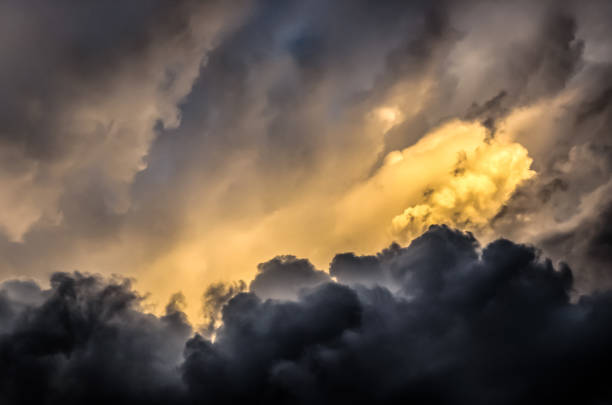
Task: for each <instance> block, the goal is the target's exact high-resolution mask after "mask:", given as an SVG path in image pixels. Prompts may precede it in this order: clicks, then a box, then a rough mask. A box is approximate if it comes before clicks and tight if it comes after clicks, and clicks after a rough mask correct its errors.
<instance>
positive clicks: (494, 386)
mask: <svg viewBox="0 0 612 405" xmlns="http://www.w3.org/2000/svg"><path fill="white" fill-rule="evenodd" d="M272 267H274V268H272ZM261 269H263V270H261V271H262V272H263V274H267V282H268V283H272V284H274V283H277V284H276V285H283V286H286V287H288V288H289V289H292V290H294V291H296V290H298V289H299V290H300V292H299V294H298V295H297V296H294V297H293V298H292V299H289V300H278V299H263V298H262V297H259V296H258V295H257V293H256V292H254V291H253V288H251V291H249V292H239V293H238V294H236V295H234V296H233V297H232V298H231V299H229V301H227V302H226V303H225V305H223V307H222V318H223V325H222V326H221V327H220V328H218V329H217V330H216V338H215V340H214V342H212V341H210V340H208V339H206V338H204V337H202V335H200V334H197V333H196V334H195V335H193V334H192V328H191V327H190V325H189V324H188V323H187V321H186V318H185V315H184V314H183V313H182V312H181V311H180V310H179V309H178V305H176V303H172V302H171V304H169V305H168V306H167V310H166V313H165V314H164V315H161V316H155V315H151V314H146V313H144V312H142V307H141V303H142V297H141V296H140V295H139V294H138V293H136V292H135V291H134V290H133V289H132V287H131V285H130V283H129V282H128V281H126V280H123V279H111V280H109V279H103V278H100V277H98V276H90V275H84V274H80V273H71V274H68V273H56V274H55V275H53V276H52V278H51V285H50V288H49V289H41V288H40V287H39V286H38V285H36V284H34V283H31V282H24V281H11V282H5V283H4V284H2V287H1V289H0V317H1V318H0V320H1V323H0V325H2V328H3V329H2V332H1V334H0V358H1V359H2V362H0V376H1V377H2V378H1V379H0V381H2V382H1V383H0V399H2V401H3V403H11V404H20V403H32V402H36V403H41V404H45V403H65V404H71V403H83V402H87V403H108V402H109V401H112V402H114V403H117V404H123V403H177V404H181V403H194V402H200V401H204V402H210V403H235V402H236V401H256V402H266V403H305V404H309V403H347V404H348V403H355V402H356V401H357V402H359V401H372V402H383V403H406V402H414V401H416V402H419V403H457V404H463V403H465V404H474V403H500V404H518V403H526V402H547V403H575V402H580V403H584V404H596V403H604V402H605V401H609V400H610V399H611V398H612V392H611V391H610V387H609V384H608V381H609V379H610V377H611V372H612V370H610V366H609V364H610V361H611V360H612V358H611V357H610V356H611V351H610V344H609V342H610V339H611V338H612V328H611V327H610V325H611V324H612V323H611V321H612V312H611V311H610V308H612V295H611V293H610V292H605V293H603V292H602V293H596V294H592V295H588V296H583V297H581V298H580V299H579V300H578V301H577V302H572V301H571V300H570V292H571V289H572V282H573V278H572V272H571V270H570V269H569V268H568V267H567V266H566V265H560V266H558V267H556V268H555V267H554V266H553V265H552V263H551V261H550V260H548V259H545V258H543V257H542V256H540V254H539V252H538V251H537V250H536V249H534V248H533V247H530V246H526V245H520V244H515V243H513V242H511V241H508V240H504V239H500V240H497V241H494V242H492V243H491V244H489V245H487V246H483V247H481V246H480V245H479V243H478V242H477V240H476V239H475V238H474V237H473V236H472V235H471V234H469V233H464V232H461V231H458V230H453V229H450V228H447V227H445V226H435V227H432V228H430V229H429V230H428V231H427V232H426V233H425V234H423V235H422V236H421V237H419V238H417V239H415V240H414V241H413V242H412V243H411V244H410V245H409V246H407V247H400V246H398V245H393V246H391V247H389V248H388V249H386V250H384V251H382V252H380V253H378V254H376V255H373V256H356V255H354V254H341V255H337V256H336V257H335V258H334V260H333V262H332V265H331V268H330V272H331V274H332V275H334V276H335V277H336V278H337V282H333V281H327V282H324V283H322V284H318V285H313V283H312V279H311V278H308V277H295V274H296V272H299V273H300V274H306V273H309V274H310V275H311V277H312V276H315V275H318V273H317V271H316V270H314V269H313V268H312V266H311V265H310V266H309V264H308V262H307V261H306V260H303V259H300V260H298V259H295V258H288V257H280V258H276V259H273V260H272V261H270V262H268V263H265V264H263V265H262V266H261ZM297 269H299V270H297ZM260 274H261V273H260ZM255 286H257V284H256V285H255Z"/></svg>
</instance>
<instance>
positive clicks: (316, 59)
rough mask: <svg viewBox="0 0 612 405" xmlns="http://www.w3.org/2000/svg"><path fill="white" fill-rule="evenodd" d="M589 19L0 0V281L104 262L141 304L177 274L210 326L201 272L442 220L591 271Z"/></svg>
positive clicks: (600, 136)
mask: <svg viewBox="0 0 612 405" xmlns="http://www.w3.org/2000/svg"><path fill="white" fill-rule="evenodd" d="M611 18H612V9H611V7H610V5H609V4H608V2H606V1H599V0H594V1H591V2H589V5H588V6H584V4H583V2H579V1H564V2H563V4H559V3H558V2H553V1H541V2H533V1H523V0H520V1H515V2H499V1H497V2H480V1H471V0H469V1H462V2H455V1H441V2H440V1H438V2H425V1H420V0H415V1H387V2H384V4H381V3H380V2H368V1H336V2H329V1H324V0H314V1H310V2H306V3H305V2H302V1H295V0H289V1H284V2H283V4H282V5H279V4H277V2H273V1H268V0H252V1H251V0H245V1H241V2H238V3H235V2H232V3H228V2H224V1H207V2H200V1H191V0H181V1H174V2H171V3H170V4H169V3H167V2H160V1H152V2H151V1H131V2H129V4H127V3H126V4H123V3H122V4H120V5H115V4H114V5H107V4H96V5H93V6H92V5H89V4H81V3H79V4H78V5H74V4H71V3H70V2H65V1H60V2H59V3H58V4H54V5H53V6H50V5H49V4H47V2H44V1H35V2H34V3H33V4H31V5H28V6H25V5H24V3H23V2H19V1H7V2H4V3H3V4H2V5H1V6H0V20H1V21H0V27H1V28H0V34H2V35H0V58H1V59H2V64H1V66H0V85H1V87H2V89H3V91H2V94H0V102H1V103H0V104H1V105H2V106H3V108H2V111H0V190H1V192H0V277H1V278H2V279H7V278H12V277H14V276H21V277H32V278H35V279H37V280H38V281H39V282H40V283H41V285H42V286H43V287H45V288H46V284H45V283H46V280H47V279H48V276H49V275H50V274H52V273H53V272H55V271H71V270H73V269H77V270H80V271H84V272H88V271H89V272H98V273H101V274H106V275H109V274H113V273H119V274H123V275H125V276H127V277H134V278H135V279H137V280H138V288H139V289H141V290H143V291H148V292H150V293H151V294H150V295H148V296H147V297H148V298H147V302H146V305H147V308H149V309H150V310H151V311H153V312H155V313H157V314H163V313H164V311H165V306H166V302H167V301H168V299H169V298H170V297H171V296H172V295H173V294H175V293H176V292H177V291H179V290H180V291H182V293H183V295H184V298H185V299H184V304H185V305H184V307H183V306H181V305H182V304H180V302H181V300H176V301H175V304H176V306H178V307H179V308H183V309H184V311H185V312H186V313H188V315H189V318H190V319H192V320H194V322H195V323H197V324H198V326H199V324H200V323H206V322H208V324H210V321H211V319H212V324H213V325H214V324H217V323H218V322H219V319H217V318H216V317H217V315H215V314H218V306H217V307H215V305H212V304H213V303H215V302H217V303H223V302H225V301H226V300H227V299H229V298H230V297H232V296H233V294H234V293H235V292H236V291H239V290H240V288H239V286H233V287H235V288H233V289H232V288H230V289H229V290H228V291H217V292H216V293H218V295H215V292H214V291H211V294H212V295H211V296H210V298H211V302H210V303H211V305H210V306H209V307H208V308H210V311H208V310H207V311H208V312H205V314H203V313H202V302H201V294H202V286H205V285H209V284H210V283H222V284H217V285H221V286H226V287H227V286H228V284H227V282H230V283H231V282H232V281H233V280H236V279H244V280H245V284H244V285H245V286H246V285H249V283H250V282H251V281H253V279H254V278H255V277H259V278H260V279H265V278H266V277H267V276H264V273H266V274H268V273H267V272H264V273H262V272H259V273H258V272H256V271H254V270H255V269H256V265H257V263H262V262H265V261H266V260H269V259H270V258H271V257H276V256H279V255H280V256H288V255H293V256H295V257H297V258H308V259H309V261H310V263H312V266H313V269H315V270H314V271H317V270H316V269H325V268H326V267H327V265H328V263H329V262H330V261H331V260H332V259H333V257H334V254H335V253H336V252H346V251H354V252H356V254H358V255H370V256H371V257H375V254H376V252H378V251H380V250H381V249H383V248H384V247H385V246H389V245H390V244H391V243H392V242H393V241H394V240H397V241H399V242H401V243H408V242H409V241H410V240H411V239H412V238H414V237H416V236H418V235H419V234H420V233H421V232H423V231H424V230H425V229H427V227H428V226H429V225H431V224H434V223H445V224H449V225H452V226H456V227H460V228H462V229H464V230H465V229H469V230H471V231H473V232H474V234H475V235H477V236H478V237H479V238H480V239H481V240H486V241H490V240H493V239H496V238H498V237H500V236H504V237H508V238H510V239H512V240H516V241H517V242H521V243H522V242H524V243H534V244H536V245H537V246H540V247H542V248H543V249H544V250H545V252H546V254H547V255H550V256H551V257H552V258H553V260H554V261H559V260H566V261H568V262H569V263H570V264H571V265H572V268H573V269H574V270H575V277H576V284H575V287H576V290H577V291H580V292H589V291H591V290H592V289H594V288H598V287H599V286H602V285H612V277H611V276H610V272H609V271H608V270H607V269H608V268H609V257H608V256H607V255H606V254H605V252H606V251H607V250H609V248H610V243H609V238H607V237H606V228H607V225H606V224H607V223H608V222H609V221H608V216H609V215H608V214H609V211H610V199H609V198H608V197H607V195H608V194H609V193H608V191H609V187H610V186H609V178H610V170H611V169H610V168H611V167H612V166H611V165H610V162H611V161H612V160H611V159H610V156H609V155H610V153H609V152H610V150H611V149H610V147H611V146H612V144H611V142H610V128H611V127H612V126H611V122H612V121H611V120H610V101H611V97H610V88H611V87H612V81H611V80H610V78H611V77H612V75H611V72H612V70H611V69H610V66H611V65H610V64H611V63H612V45H611V44H610V38H611V37H612V32H611V30H610V24H609V21H610V19H611ZM534 173H537V174H535V175H534ZM237 252H239V253H237ZM338 269H340V267H338ZM338 271H339V272H342V271H344V270H338ZM364 272H367V271H365V270H364ZM270 274H271V273H270ZM309 274H310V273H309ZM315 274H319V273H315ZM315 278H316V277H315ZM323 278H324V277H323ZM354 278H355V280H357V279H361V278H363V277H362V276H359V277H357V276H355V277H354ZM223 283H225V284H223ZM264 284H265V285H268V284H267V283H264ZM230 285H231V284H230ZM224 288H225V287H224ZM230 290H231V291H230ZM273 290H274V291H275V292H274V294H279V295H277V297H278V296H281V295H283V294H286V293H287V294H289V293H288V292H287V291H288V290H287V291H286V290H285V288H284V287H283V288H280V286H277V287H274V288H273ZM281 290H282V291H281ZM230 292H231V293H230ZM297 293H298V292H297V291H294V290H292V291H291V293H290V295H291V296H293V295H295V294H297ZM261 294H262V295H264V293H263V292H261ZM179 304H180V305H179Z"/></svg>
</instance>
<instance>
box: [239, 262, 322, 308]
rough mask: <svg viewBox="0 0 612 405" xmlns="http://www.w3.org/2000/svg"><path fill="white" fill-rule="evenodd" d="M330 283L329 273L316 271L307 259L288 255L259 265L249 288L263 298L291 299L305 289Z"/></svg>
mask: <svg viewBox="0 0 612 405" xmlns="http://www.w3.org/2000/svg"><path fill="white" fill-rule="evenodd" d="M328 281H330V278H329V276H328V275H327V273H325V272H324V271H321V270H317V269H315V267H314V266H313V265H312V264H311V263H310V262H309V261H308V260H307V259H298V258H297V257H295V256H290V255H287V256H277V257H275V258H274V259H272V260H269V261H267V262H265V263H260V264H259V265H257V275H256V276H255V279H254V280H253V281H252V282H251V285H250V286H249V288H250V290H251V291H253V292H254V293H255V294H257V295H258V296H260V297H262V298H277V299H291V298H295V297H297V295H298V293H299V292H300V290H301V289H303V288H306V287H312V286H314V285H317V284H321V283H324V282H328Z"/></svg>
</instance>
